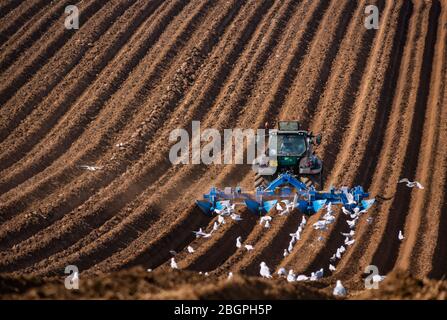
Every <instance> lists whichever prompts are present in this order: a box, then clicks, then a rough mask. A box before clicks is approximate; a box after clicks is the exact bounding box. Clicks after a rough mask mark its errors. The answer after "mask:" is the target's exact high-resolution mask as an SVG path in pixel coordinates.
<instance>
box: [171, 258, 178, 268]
mask: <svg viewBox="0 0 447 320" xmlns="http://www.w3.org/2000/svg"><path fill="white" fill-rule="evenodd" d="M171 268H172V269H178V267H177V263H176V262H175V260H174V258H173V257H172V258H171Z"/></svg>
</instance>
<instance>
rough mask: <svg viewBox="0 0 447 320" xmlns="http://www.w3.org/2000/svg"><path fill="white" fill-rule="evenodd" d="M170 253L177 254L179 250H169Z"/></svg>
mask: <svg viewBox="0 0 447 320" xmlns="http://www.w3.org/2000/svg"><path fill="white" fill-rule="evenodd" d="M169 253H170V254H172V255H173V256H175V255H176V254H177V252H175V251H174V250H169Z"/></svg>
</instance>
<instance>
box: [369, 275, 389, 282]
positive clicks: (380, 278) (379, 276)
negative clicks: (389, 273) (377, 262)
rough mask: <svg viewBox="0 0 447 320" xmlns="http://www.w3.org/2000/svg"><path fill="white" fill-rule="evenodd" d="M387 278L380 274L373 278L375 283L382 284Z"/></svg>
mask: <svg viewBox="0 0 447 320" xmlns="http://www.w3.org/2000/svg"><path fill="white" fill-rule="evenodd" d="M385 278H386V276H381V275H379V274H375V275H374V276H373V278H372V280H373V282H382V281H383V280H385Z"/></svg>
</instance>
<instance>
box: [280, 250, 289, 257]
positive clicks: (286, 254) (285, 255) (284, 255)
mask: <svg viewBox="0 0 447 320" xmlns="http://www.w3.org/2000/svg"><path fill="white" fill-rule="evenodd" d="M282 255H283V257H287V256H288V255H289V251H287V249H284V253H283V254H282Z"/></svg>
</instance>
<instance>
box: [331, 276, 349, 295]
mask: <svg viewBox="0 0 447 320" xmlns="http://www.w3.org/2000/svg"><path fill="white" fill-rule="evenodd" d="M333 294H334V296H337V297H344V296H346V289H345V287H343V285H342V284H341V281H340V280H337V285H336V286H335V288H334V291H333Z"/></svg>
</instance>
